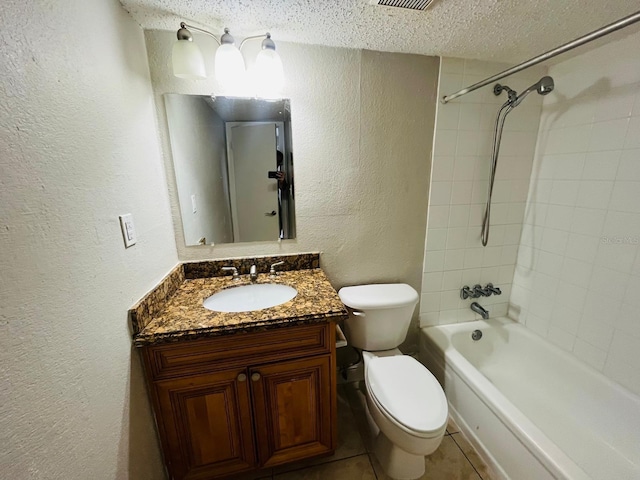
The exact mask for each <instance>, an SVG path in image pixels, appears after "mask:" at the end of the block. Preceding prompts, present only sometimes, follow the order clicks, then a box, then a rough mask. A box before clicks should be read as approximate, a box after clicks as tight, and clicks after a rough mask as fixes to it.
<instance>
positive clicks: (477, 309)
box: [471, 302, 489, 320]
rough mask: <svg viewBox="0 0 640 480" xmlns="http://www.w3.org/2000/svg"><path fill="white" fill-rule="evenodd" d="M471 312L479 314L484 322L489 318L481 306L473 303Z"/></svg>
mask: <svg viewBox="0 0 640 480" xmlns="http://www.w3.org/2000/svg"><path fill="white" fill-rule="evenodd" d="M471 310H473V311H474V312H476V313H478V314H480V315H481V316H482V318H484V319H485V320H487V319H488V318H489V312H487V311H486V310H485V309H484V308H482V305H480V304H479V303H478V302H473V303H472V304H471Z"/></svg>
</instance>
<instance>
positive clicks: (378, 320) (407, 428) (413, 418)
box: [338, 284, 448, 480]
mask: <svg viewBox="0 0 640 480" xmlns="http://www.w3.org/2000/svg"><path fill="white" fill-rule="evenodd" d="M338 294H339V295H340V298H341V300H342V302H343V303H344V304H345V305H346V306H347V307H348V309H349V319H348V320H347V321H346V322H345V327H346V330H347V339H348V341H349V343H351V345H352V346H354V347H356V348H359V349H361V350H362V356H363V359H364V370H365V385H366V406H367V413H368V415H369V416H370V418H371V419H372V420H373V423H374V425H371V427H372V432H371V433H372V435H373V438H374V446H373V450H374V454H375V455H376V457H377V459H378V461H379V462H380V465H381V466H382V468H383V469H384V470H385V472H386V473H387V475H389V476H390V477H392V478H396V479H401V480H405V479H407V480H409V479H415V478H419V477H421V476H422V475H423V474H424V472H425V461H424V457H425V456H426V455H430V454H431V453H433V452H434V451H435V450H436V449H437V448H438V446H439V445H440V443H441V442H442V439H443V437H444V434H445V430H446V426H447V416H448V407H447V399H446V397H445V395H444V391H443V390H442V387H441V386H440V384H439V383H438V381H437V380H436V378H435V377H434V376H433V374H432V373H431V372H429V370H427V368H426V367H425V366H424V365H422V364H421V363H420V362H418V361H417V360H416V359H414V358H413V357H410V356H407V355H403V354H402V352H401V351H400V350H398V349H397V346H398V345H400V343H402V342H403V341H404V339H405V337H406V334H407V330H408V327H409V324H410V322H411V316H412V314H413V310H414V309H415V306H416V304H417V302H418V293H417V292H416V291H415V290H414V289H413V288H412V287H410V286H409V285H406V284H383V285H360V286H354V287H345V288H342V289H341V290H340V291H339V292H338Z"/></svg>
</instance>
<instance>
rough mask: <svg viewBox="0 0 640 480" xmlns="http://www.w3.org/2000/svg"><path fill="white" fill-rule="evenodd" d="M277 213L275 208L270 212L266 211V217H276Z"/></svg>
mask: <svg viewBox="0 0 640 480" xmlns="http://www.w3.org/2000/svg"><path fill="white" fill-rule="evenodd" d="M276 215H277V214H276V211H275V210H271V211H270V212H264V216H265V217H275V216H276Z"/></svg>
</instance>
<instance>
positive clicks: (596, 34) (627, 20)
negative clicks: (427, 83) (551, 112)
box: [442, 12, 640, 103]
mask: <svg viewBox="0 0 640 480" xmlns="http://www.w3.org/2000/svg"><path fill="white" fill-rule="evenodd" d="M636 22H640V12H636V13H633V14H631V15H629V16H628V17H624V18H622V19H620V20H618V21H617V22H613V23H611V24H609V25H607V26H606V27H602V28H600V29H598V30H595V31H593V32H591V33H588V34H587V35H584V36H582V37H580V38H576V39H575V40H572V41H571V42H569V43H565V44H564V45H561V46H559V47H557V48H554V49H553V50H549V51H548V52H545V53H543V54H541V55H538V56H537V57H533V58H531V59H529V60H527V61H526V62H522V63H521V64H519V65H516V66H515V67H511V68H509V69H507V70H504V71H502V72H500V73H496V74H495V75H493V76H492V77H489V78H485V79H484V80H482V81H481V82H478V83H474V84H473V85H471V86H470V87H467V88H463V89H462V90H459V91H457V92H456V93H452V94H451V95H445V96H444V97H442V103H447V102H449V101H451V100H453V99H454V98H458V97H461V96H462V95H466V94H467V93H470V92H473V91H474V90H477V89H478V88H481V87H484V86H485V85H489V84H490V83H493V82H495V81H497V80H500V79H501V78H504V77H508V76H509V75H513V74H514V73H517V72H519V71H520V70H524V69H525V68H529V67H532V66H533V65H537V64H538V63H540V62H544V61H545V60H548V59H550V58H553V57H555V56H556V55H560V54H561V53H564V52H568V51H569V50H573V49H574V48H576V47H579V46H581V45H584V44H585V43H589V42H591V41H593V40H596V39H597V38H600V37H604V36H605V35H608V34H610V33H613V32H615V31H616V30H620V29H622V28H624V27H628V26H629V25H632V24H634V23H636Z"/></svg>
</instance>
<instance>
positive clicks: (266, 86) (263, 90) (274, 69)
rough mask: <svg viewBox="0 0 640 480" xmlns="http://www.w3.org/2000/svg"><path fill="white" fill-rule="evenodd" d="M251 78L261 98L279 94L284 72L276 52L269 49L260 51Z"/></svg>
mask: <svg viewBox="0 0 640 480" xmlns="http://www.w3.org/2000/svg"><path fill="white" fill-rule="evenodd" d="M253 77H254V78H253V81H254V84H255V87H256V91H257V93H258V94H260V95H263V96H277V95H278V94H280V93H281V91H282V86H283V85H284V71H283V68H282V60H280V55H278V52H276V51H275V50H273V49H270V48H264V49H262V50H260V53H258V57H257V58H256V64H255V67H254V72H253Z"/></svg>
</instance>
